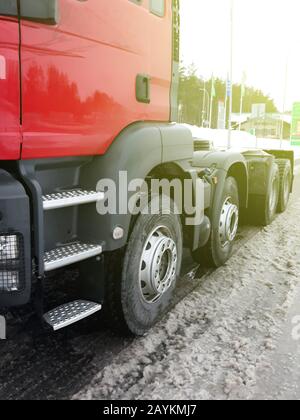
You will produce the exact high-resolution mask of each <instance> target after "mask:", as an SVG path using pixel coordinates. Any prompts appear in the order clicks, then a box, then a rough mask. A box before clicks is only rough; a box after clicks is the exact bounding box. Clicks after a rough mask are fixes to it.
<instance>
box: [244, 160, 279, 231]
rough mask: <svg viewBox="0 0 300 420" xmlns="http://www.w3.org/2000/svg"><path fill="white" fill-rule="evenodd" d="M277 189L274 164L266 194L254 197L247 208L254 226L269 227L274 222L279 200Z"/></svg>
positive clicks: (276, 175) (276, 170) (277, 182)
mask: <svg viewBox="0 0 300 420" xmlns="http://www.w3.org/2000/svg"><path fill="white" fill-rule="evenodd" d="M279 187H280V185H279V169H278V166H277V164H276V163H275V164H274V165H273V166H272V168H271V173H270V178H269V184H268V190H267V194H266V195H264V196H255V199H254V200H253V202H252V204H251V206H250V208H249V217H250V218H252V219H253V221H254V223H255V224H259V225H262V226H269V225H270V224H271V223H272V222H273V221H274V219H275V217H276V212H277V206H278V200H279V189H280V188H279Z"/></svg>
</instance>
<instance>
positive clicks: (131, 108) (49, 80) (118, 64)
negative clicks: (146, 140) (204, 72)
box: [20, 0, 172, 159]
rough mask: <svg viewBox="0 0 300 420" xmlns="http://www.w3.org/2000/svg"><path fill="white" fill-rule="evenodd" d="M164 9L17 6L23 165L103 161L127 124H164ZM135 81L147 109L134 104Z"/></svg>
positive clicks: (56, 2)
mask: <svg viewBox="0 0 300 420" xmlns="http://www.w3.org/2000/svg"><path fill="white" fill-rule="evenodd" d="M166 4H167V5H168V7H166V9H165V14H164V16H158V15H157V14H154V13H152V10H150V6H149V5H150V3H149V2H148V1H140V0H134V1H133V0H84V1H83V0H38V1H37V0H22V1H21V2H20V5H21V37H22V46H21V63H22V110H23V112H22V129H23V146H22V158H23V159H36V158H55V157H57V158H59V157H65V156H80V155H90V156H92V155H102V154H104V153H105V152H106V151H107V150H108V148H109V147H110V145H111V143H112V142H113V141H114V139H115V138H116V137H117V136H118V134H119V133H120V132H121V131H122V130H123V129H124V128H125V127H127V126H129V125H130V124H132V123H134V122H136V121H147V120H148V121H169V114H170V106H169V100H170V82H171V73H172V72H171V42H172V40H171V37H172V34H171V32H172V26H171V21H172V8H171V2H170V0H168V1H167V2H166ZM25 6H26V7H25ZM37 6H38V7H37ZM47 13H48V16H47ZM151 35H152V36H151ZM153 39H154V40H153ZM162 39H164V40H165V41H166V42H161V40H162ZM153 57H155V58H153ZM141 75H145V76H146V77H144V78H141V77H140V76H141ZM139 77H140V79H141V80H144V79H145V78H146V79H147V80H148V81H149V93H150V89H151V93H150V95H149V96H150V99H149V103H148V101H139V100H137V97H136V85H137V81H138V80H139ZM150 83H151V87H150ZM146 99H147V98H146Z"/></svg>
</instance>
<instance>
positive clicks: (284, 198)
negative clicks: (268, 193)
mask: <svg viewBox="0 0 300 420" xmlns="http://www.w3.org/2000/svg"><path fill="white" fill-rule="evenodd" d="M276 163H277V165H278V168H279V200H278V207H277V211H278V213H284V212H285V210H286V209H287V206H288V203H289V198H290V194H291V186H292V179H293V175H292V165H291V162H290V160H289V159H276Z"/></svg>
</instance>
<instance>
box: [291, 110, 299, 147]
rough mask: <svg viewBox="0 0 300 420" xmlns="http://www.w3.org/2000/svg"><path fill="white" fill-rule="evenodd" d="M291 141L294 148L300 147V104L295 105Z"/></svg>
mask: <svg viewBox="0 0 300 420" xmlns="http://www.w3.org/2000/svg"><path fill="white" fill-rule="evenodd" d="M291 139H292V146H300V102H296V103H294V105H293V114H292V128H291Z"/></svg>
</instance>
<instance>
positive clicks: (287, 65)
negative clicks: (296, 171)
mask: <svg viewBox="0 0 300 420" xmlns="http://www.w3.org/2000/svg"><path fill="white" fill-rule="evenodd" d="M288 68H289V62H288V59H286V65H285V76H284V88H283V106H282V118H281V132H280V149H282V146H283V137H284V113H285V107H286V94H287V83H288Z"/></svg>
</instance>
